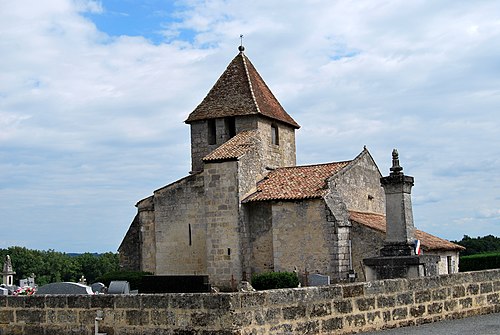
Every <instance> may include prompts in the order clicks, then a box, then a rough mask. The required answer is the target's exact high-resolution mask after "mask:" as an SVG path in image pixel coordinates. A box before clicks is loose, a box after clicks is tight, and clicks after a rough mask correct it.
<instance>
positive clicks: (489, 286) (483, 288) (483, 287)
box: [480, 283, 493, 294]
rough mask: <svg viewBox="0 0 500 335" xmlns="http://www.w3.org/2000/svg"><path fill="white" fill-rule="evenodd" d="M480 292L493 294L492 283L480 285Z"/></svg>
mask: <svg viewBox="0 0 500 335" xmlns="http://www.w3.org/2000/svg"><path fill="white" fill-rule="evenodd" d="M480 291H481V294H485V293H490V292H493V283H481V285H480Z"/></svg>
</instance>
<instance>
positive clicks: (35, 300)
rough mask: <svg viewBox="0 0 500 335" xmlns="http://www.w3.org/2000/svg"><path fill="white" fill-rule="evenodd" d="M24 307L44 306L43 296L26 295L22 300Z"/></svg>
mask: <svg viewBox="0 0 500 335" xmlns="http://www.w3.org/2000/svg"><path fill="white" fill-rule="evenodd" d="M24 306H25V307H26V308H45V297H44V296H43V295H39V296H37V295H32V296H27V297H26V299H25V301H24Z"/></svg>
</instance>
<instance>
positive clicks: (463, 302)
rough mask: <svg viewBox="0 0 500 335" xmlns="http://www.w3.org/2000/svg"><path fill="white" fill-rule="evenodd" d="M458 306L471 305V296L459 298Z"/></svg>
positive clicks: (465, 306)
mask: <svg viewBox="0 0 500 335" xmlns="http://www.w3.org/2000/svg"><path fill="white" fill-rule="evenodd" d="M459 304H460V306H462V308H471V307H472V298H470V297H469V298H464V299H460V300H459Z"/></svg>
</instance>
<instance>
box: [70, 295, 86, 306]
mask: <svg viewBox="0 0 500 335" xmlns="http://www.w3.org/2000/svg"><path fill="white" fill-rule="evenodd" d="M91 297H92V296H90V295H68V296H67V298H68V307H69V308H83V309H89V308H90V298H91Z"/></svg>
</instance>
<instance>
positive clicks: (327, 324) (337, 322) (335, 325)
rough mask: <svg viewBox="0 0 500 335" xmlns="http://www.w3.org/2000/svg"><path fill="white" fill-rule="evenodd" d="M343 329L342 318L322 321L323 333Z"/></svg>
mask: <svg viewBox="0 0 500 335" xmlns="http://www.w3.org/2000/svg"><path fill="white" fill-rule="evenodd" d="M342 328H343V320H342V318H331V319H326V320H323V321H321V330H322V332H323V333H330V332H333V331H334V330H337V329H342Z"/></svg>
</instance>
